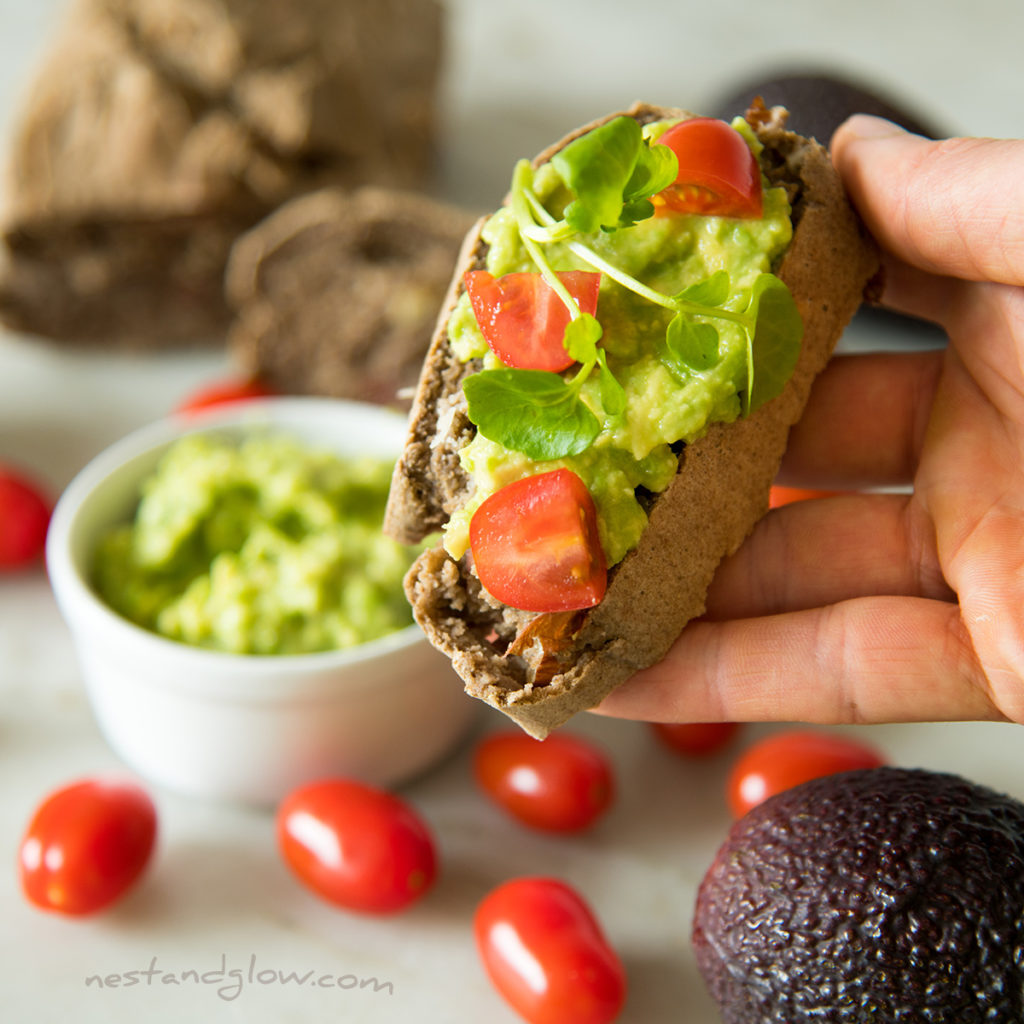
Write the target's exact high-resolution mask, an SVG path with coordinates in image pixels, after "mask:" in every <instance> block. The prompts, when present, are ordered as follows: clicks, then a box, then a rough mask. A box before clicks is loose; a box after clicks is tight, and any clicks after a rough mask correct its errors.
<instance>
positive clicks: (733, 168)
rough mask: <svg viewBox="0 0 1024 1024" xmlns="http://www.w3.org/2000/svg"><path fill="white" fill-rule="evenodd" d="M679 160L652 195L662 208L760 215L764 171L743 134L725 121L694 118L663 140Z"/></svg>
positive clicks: (688, 211) (661, 138) (662, 210)
mask: <svg viewBox="0 0 1024 1024" xmlns="http://www.w3.org/2000/svg"><path fill="white" fill-rule="evenodd" d="M658 143H660V144H662V145H665V146H668V147H669V148H670V149H671V150H672V152H673V153H675V155H676V159H677V160H678V161H679V173H678V174H677V175H676V180H675V182H674V183H673V184H672V185H669V187H668V188H666V189H664V190H663V191H661V192H659V193H658V194H657V195H656V196H653V197H652V200H651V201H652V202H653V203H654V206H655V209H656V211H657V212H659V213H663V212H667V211H672V212H675V213H698V214H706V215H710V216H719V217H760V216H761V211H762V195H761V170H760V168H759V167H758V164H757V157H755V156H754V154H753V153H752V152H751V149H750V147H749V146H748V145H747V143H746V141H745V140H744V138H743V136H742V135H740V133H739V132H738V131H736V129H735V128H733V127H732V126H731V125H728V124H726V123H725V122H724V121H719V120H716V119H715V118H712V117H694V118H690V119H689V120H687V121H680V122H679V124H677V125H673V126H672V127H671V128H669V129H668V131H667V132H665V134H664V135H662V136H661V137H660V138H659V139H658Z"/></svg>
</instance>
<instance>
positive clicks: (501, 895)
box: [473, 878, 626, 1024]
mask: <svg viewBox="0 0 1024 1024" xmlns="http://www.w3.org/2000/svg"><path fill="white" fill-rule="evenodd" d="M473 927H474V932H475V935H476V944H477V950H478V951H479V953H480V957H481V959H482V960H483V963H484V967H485V968H486V970H487V974H488V976H489V977H490V979H491V983H492V984H493V985H494V987H495V988H496V989H497V990H498V992H500V993H501V995H502V996H503V997H504V998H505V1000H506V1001H507V1002H508V1003H509V1004H510V1005H511V1006H512V1007H513V1008H514V1009H515V1010H516V1011H517V1012H518V1013H519V1014H520V1015H521V1016H522V1017H523V1018H524V1019H525V1020H527V1021H528V1022H529V1024H608V1022H610V1021H613V1020H615V1018H616V1017H617V1016H618V1014H619V1011H620V1010H621V1009H622V1004H623V1003H624V1002H625V998H626V972H625V970H624V969H623V966H622V962H621V961H620V960H619V957H618V955H617V954H616V952H615V950H614V949H613V948H612V947H611V946H610V945H609V944H608V940H607V939H606V938H605V936H604V932H603V931H602V929H601V926H600V924H599V923H598V921H597V918H596V917H595V916H594V914H593V912H592V911H591V909H590V908H589V907H588V906H587V904H586V903H585V902H584V901H583V899H582V897H581V896H580V895H579V894H578V893H577V892H576V891H575V890H574V889H572V888H571V887H570V886H568V885H567V884H566V883H564V882H562V881H559V880H558V879H555V878H516V879H513V880H511V881H509V882H505V883H503V884H502V885H499V886H498V887H497V888H496V889H493V890H492V891H491V892H490V893H489V894H488V895H487V896H485V897H484V899H483V900H482V901H481V903H480V905H479V906H478V907H477V910H476V915H475V917H474V921H473Z"/></svg>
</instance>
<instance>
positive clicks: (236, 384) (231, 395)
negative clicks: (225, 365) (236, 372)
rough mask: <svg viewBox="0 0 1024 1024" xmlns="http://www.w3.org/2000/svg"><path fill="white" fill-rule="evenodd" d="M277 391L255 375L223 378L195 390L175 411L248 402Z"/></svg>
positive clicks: (183, 412)
mask: <svg viewBox="0 0 1024 1024" xmlns="http://www.w3.org/2000/svg"><path fill="white" fill-rule="evenodd" d="M276 393H277V392H275V391H274V390H273V388H271V387H270V386H269V385H268V384H265V383H264V382H263V381H261V380H259V379H257V378H255V377H249V378H246V379H244V380H223V381H218V382H217V383H215V384H210V385H208V386H206V387H202V388H199V389H198V390H196V391H194V392H193V393H192V394H191V395H188V396H187V397H186V398H184V399H183V400H182V401H181V402H179V403H178V405H177V407H176V408H175V410H174V411H175V412H176V413H179V414H186V415H187V414H188V413H190V412H198V411H199V410H201V409H208V408H210V406H213V405H226V404H227V403H229V402H246V401H249V400H250V399H253V398H271V397H273V396H274V395H275V394H276Z"/></svg>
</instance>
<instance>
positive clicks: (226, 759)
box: [46, 398, 478, 805]
mask: <svg viewBox="0 0 1024 1024" xmlns="http://www.w3.org/2000/svg"><path fill="white" fill-rule="evenodd" d="M254 428H261V429H262V428H273V429H275V430H280V431H282V432H285V433H288V434H289V435H291V436H293V437H296V438H298V439H299V440H304V441H306V442H309V443H311V444H315V445H317V446H320V447H329V448H331V449H333V450H335V451H337V452H339V453H341V454H358V455H364V454H370V455H382V456H391V457H394V456H395V455H397V452H398V451H399V449H400V447H401V445H402V443H403V440H404V436H405V419H404V417H403V416H401V415H399V414H397V413H394V412H391V411H389V410H385V409H383V408H380V407H377V406H372V405H364V404H361V403H353V402H343V401H337V400H332V399H319V398H273V399H266V400H259V401H253V402H246V403H239V404H237V405H231V406H222V407H219V408H213V409H211V410H209V411H208V412H205V413H202V414H198V415H196V414H193V415H191V416H188V417H174V418H171V419H167V420H163V421H160V422H158V423H154V424H152V425H151V426H149V427H146V428H143V429H142V430H139V431H137V432H135V433H133V434H131V435H129V436H128V437H126V438H124V439H123V440H121V441H119V442H117V443H116V444H114V445H113V446H111V447H110V448H108V449H107V450H106V451H104V452H103V453H101V454H100V455H99V456H97V457H96V458H95V459H94V460H93V461H92V462H90V463H89V464H88V465H87V466H86V467H85V468H84V469H83V470H82V471H81V472H80V473H79V474H78V475H77V476H76V477H75V479H74V480H73V481H72V482H71V484H70V485H69V486H68V488H67V489H66V491H65V492H64V494H63V495H62V496H61V498H60V500H59V501H58V503H57V507H56V509H55V510H54V514H53V519H52V521H51V525H50V532H49V536H48V540H47V553H46V557H47V566H48V570H49V573H50V579H51V582H52V585H53V588H54V593H55V594H56V598H57V602H58V605H59V607H60V610H61V613H62V615H63V616H64V618H65V621H66V622H67V624H68V627H69V628H70V630H71V633H72V637H73V640H74V643H75V646H76V649H77V653H78V656H79V659H80V663H81V668H82V674H83V677H84V681H85V684H86V688H87V691H88V694H89V697H90V700H91V702H92V706H93V709H94V712H95V715H96V719H97V721H98V723H99V726H100V728H101V729H102V731H103V733H104V735H105V736H106V738H107V740H108V742H109V743H110V745H111V746H112V747H113V749H114V750H115V751H116V752H117V753H118V754H119V756H120V757H121V758H122V759H123V760H124V761H125V762H126V763H127V764H128V765H129V766H131V767H132V768H133V769H134V770H135V771H137V772H138V773H139V774H140V775H141V776H143V777H144V778H146V779H149V780H150V781H152V782H154V783H156V784H158V785H161V786H165V787H167V788H168V789H170V790H174V791H178V792H181V793H187V794H192V795H195V796H199V797H209V798H215V799H224V800H232V801H239V802H244V803H253V804H262V805H272V804H274V803H276V802H277V801H278V800H280V799H281V798H282V797H283V796H284V795H285V794H286V793H287V792H289V790H291V789H292V788H293V787H295V786H297V785H300V784H301V783H303V782H306V781H309V780H311V779H314V778H320V777H324V776H338V775H340V776H347V777H355V778H359V779H362V780H364V781H367V782H370V783H373V784H375V785H380V786H395V785H398V784H400V783H402V782H404V781H406V780H408V779H409V778H411V777H412V776H414V775H416V774H418V773H420V772H422V771H424V770H425V769H426V768H428V767H429V766H430V765H431V764H433V763H434V762H435V761H437V760H438V759H440V758H441V757H443V756H444V755H445V754H446V753H448V752H449V751H450V750H452V748H453V747H454V746H456V745H457V744H458V742H459V741H460V739H461V738H462V737H463V736H464V734H465V733H466V732H467V730H468V729H469V727H470V725H471V723H472V722H473V720H474V716H475V713H476V709H477V707H478V705H477V703H476V702H475V701H474V700H472V699H471V698H469V697H467V696H466V695H465V693H464V692H463V689H462V685H461V682H460V681H459V679H458V677H457V676H456V675H455V673H454V672H453V671H452V670H451V668H450V666H449V664H448V660H447V659H446V658H445V657H444V656H443V655H441V654H439V653H438V652H437V651H435V650H434V649H433V648H432V647H430V645H429V644H428V643H427V641H426V640H425V639H424V638H423V635H422V633H421V632H420V630H419V628H418V627H416V626H411V627H409V628H407V629H403V630H401V631H399V632H396V633H392V634H391V635H389V636H386V637H382V638H380V639H378V640H374V641H371V642H369V643H366V644H363V645H361V646H359V647H355V648H351V649H349V650H343V651H336V652H326V653H318V654H304V655H288V656H250V655H234V654H223V653H219V652H214V651H207V650H202V649H199V648H195V647H190V646H187V645H185V644H181V643H177V642H175V641H172V640H167V639H164V638H163V637H160V636H157V635H156V634H154V633H151V632H149V631H147V630H145V629H142V628H140V627H138V626H135V625H133V624H132V623H131V622H128V621H127V620H125V619H124V618H122V617H120V616H119V615H117V614H116V613H115V612H113V611H112V610H111V609H110V608H109V607H107V606H106V605H105V604H104V603H103V602H102V601H101V600H100V599H99V598H98V597H97V595H96V594H95V593H94V591H93V590H92V588H91V587H90V584H89V580H88V562H89V558H90V556H91V553H92V551H93V549H94V546H95V544H96V541H97V538H98V537H99V535H100V534H101V532H102V531H104V530H105V529H106V528H107V527H109V526H110V525H112V524H114V523H116V522H120V521H125V520H127V519H128V517H129V516H130V515H131V512H132V509H133V508H134V505H135V503H136V502H137V500H138V493H139V485H140V483H141V481H142V480H143V479H144V478H145V477H146V476H148V475H149V474H150V473H151V472H152V470H153V469H154V467H155V466H156V463H157V461H158V460H159V458H160V456H161V454H162V453H163V452H164V451H165V450H166V449H167V448H168V446H169V445H171V444H172V443H173V442H174V441H175V440H176V439H177V438H179V437H181V436H182V435H183V434H186V433H192V432H195V431H209V430H216V431H217V432H219V433H225V432H226V433H228V434H231V435H240V434H244V433H246V432H248V431H251V430H253V429H254Z"/></svg>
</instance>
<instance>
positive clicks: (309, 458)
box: [92, 434, 416, 654]
mask: <svg viewBox="0 0 1024 1024" xmlns="http://www.w3.org/2000/svg"><path fill="white" fill-rule="evenodd" d="M391 471H392V464H391V463H390V462H388V461H386V460H379V459H370V458H361V459H352V460H346V459H341V458H339V457H338V456H337V455H335V454H334V453H332V452H326V451H317V450H313V449H311V448H309V447H306V446H304V445H302V444H300V443H298V442H297V441H295V440H293V439H291V438H289V437H286V436H283V435H276V434H266V435H263V434H258V435H253V436H251V437H249V438H247V439H245V440H243V441H242V442H241V443H236V442H235V441H232V440H230V439H228V438H226V437H216V436H211V435H201V434H195V435H190V436H187V437H185V438H183V439H182V440H180V441H178V442H176V443H175V444H174V445H173V446H172V447H171V448H170V449H169V450H168V451H167V453H166V455H165V456H164V457H163V458H162V460H161V462H160V464H159V466H158V467H157V469H156V471H155V473H154V474H153V475H152V476H151V477H150V478H149V479H148V480H146V481H145V483H144V484H143V487H142V494H141V499H140V501H139V505H138V509H137V511H136V514H135V518H134V520H133V521H132V522H131V523H128V524H125V525H122V526H118V527H116V528H114V529H113V530H111V531H110V532H109V533H107V534H106V535H105V536H104V537H103V538H102V539H101V541H100V543H99V545H98V547H97V550H96V552H95V556H94V560H93V567H92V568H93V582H94V585H95V587H96V589H97V591H98V593H99V594H100V596H101V597H102V598H103V599H104V600H105V601H106V602H107V603H108V604H109V605H110V606H111V607H112V608H113V609H114V610H115V611H117V612H118V613H119V614H121V615H123V616H124V617H125V618H127V619H130V620H131V621H132V622H135V623H136V624H138V625H140V626H143V627H144V628H146V629H150V630H154V631H155V632H157V633H160V634H162V635H164V636H166V637H169V638H170V639H172V640H178V641H181V642H184V643H187V644H192V645H195V646H198V647H205V648H211V649H214V650H219V651H228V652H231V653H234V654H303V653H309V652H315V651H327V650H335V649H338V648H344V647H350V646H353V645H355V644H360V643H363V642H365V641H367V640H372V639H374V638H376V637H379V636H383V635H384V634H386V633H390V632H392V631H394V630H397V629H401V628H403V627H405V626H408V625H410V624H411V623H412V615H411V612H410V609H409V605H408V602H407V601H406V599H405V596H404V594H403V592H402V577H403V576H404V574H405V572H406V571H407V570H408V568H409V565H410V564H411V562H412V559H413V557H414V556H415V554H416V551H410V550H409V549H408V548H405V547H403V546H402V545H399V544H397V543H395V542H394V541H391V540H389V539H388V538H387V537H385V536H384V535H383V534H382V532H381V524H382V522H383V516H384V506H385V503H386V500H387V493H388V488H389V485H390V479H391Z"/></svg>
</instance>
